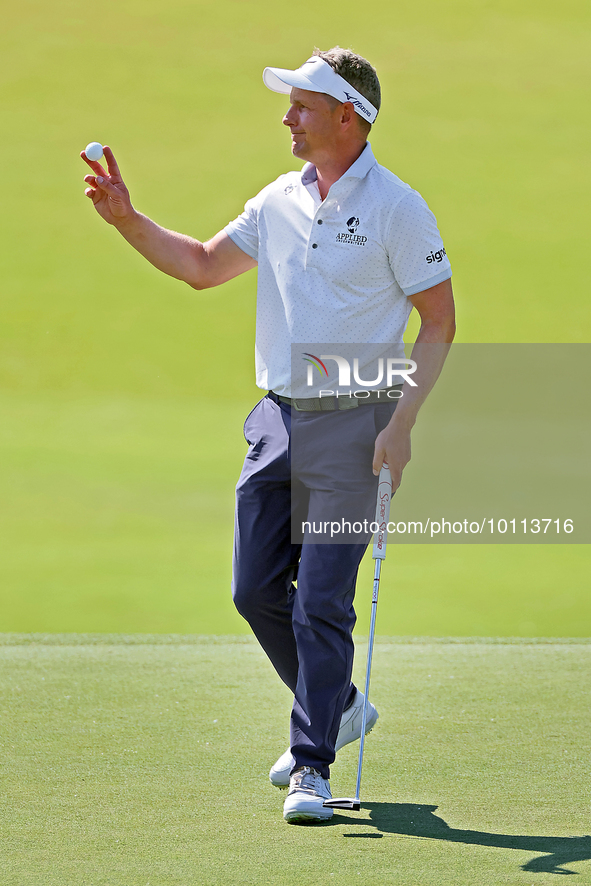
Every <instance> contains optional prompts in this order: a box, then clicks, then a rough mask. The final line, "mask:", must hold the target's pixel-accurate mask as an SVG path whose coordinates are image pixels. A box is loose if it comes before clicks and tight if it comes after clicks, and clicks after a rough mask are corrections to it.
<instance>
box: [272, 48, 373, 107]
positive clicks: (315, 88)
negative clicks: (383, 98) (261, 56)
mask: <svg viewBox="0 0 591 886" xmlns="http://www.w3.org/2000/svg"><path fill="white" fill-rule="evenodd" d="M263 82H264V84H265V86H267V87H268V88H269V89H271V90H273V92H282V93H284V94H285V95H289V93H290V92H291V90H292V88H293V87H295V88H296V89H307V90H308V92H324V93H325V94H326V95H332V97H333V98H336V100H337V101H339V102H352V104H353V106H354V108H355V111H356V112H357V113H358V114H359V116H360V117H362V118H363V119H364V120H367V121H368V123H373V122H374V120H375V119H376V117H377V116H378V112H377V108H374V106H373V105H372V104H371V102H368V100H367V99H366V98H365V97H364V96H363V95H361V93H360V92H358V91H357V90H356V89H355V87H354V86H351V84H350V83H348V82H347V81H346V80H345V79H344V78H343V77H341V76H340V75H339V74H337V73H336V71H334V70H333V69H332V68H331V66H330V65H329V64H328V62H326V61H324V59H323V58H320V56H318V55H313V56H312V58H309V59H308V61H307V62H304V64H303V65H302V66H301V67H300V68H297V69H296V70H295V71H290V70H287V69H286V68H265V70H264V71H263Z"/></svg>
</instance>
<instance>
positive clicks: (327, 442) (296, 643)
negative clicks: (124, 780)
mask: <svg viewBox="0 0 591 886" xmlns="http://www.w3.org/2000/svg"><path fill="white" fill-rule="evenodd" d="M395 406H396V404H395V402H394V403H384V404H376V405H371V404H370V405H362V406H360V407H358V408H357V409H352V410H347V411H345V410H343V411H340V412H326V413H308V412H305V413H298V412H296V411H295V410H294V411H293V413H292V409H291V407H290V406H289V405H286V404H283V403H279V402H278V401H277V399H276V398H275V396H274V395H273V394H269V395H267V396H266V397H264V398H263V399H262V400H261V401H260V402H259V403H258V404H257V405H256V406H255V408H254V409H253V410H252V412H251V413H250V415H249V416H248V418H247V419H246V422H245V425H244V436H245V438H246V441H247V442H248V443H249V450H248V453H247V455H246V458H245V461H244V467H243V470H242V473H241V476H240V480H239V482H238V485H237V487H236V522H235V535H234V561H233V582H232V591H233V597H234V603H235V605H236V608H237V609H238V611H239V612H240V614H241V615H242V616H243V617H244V618H245V619H246V620H247V621H248V622H249V624H250V626H251V628H252V630H253V632H254V634H255V636H256V637H257V639H258V641H259V643H260V644H261V646H262V648H263V649H264V650H265V652H266V654H267V656H268V657H269V659H270V661H271V663H272V664H273V666H274V668H275V670H276V671H277V673H278V674H279V676H280V678H281V679H282V680H283V682H284V683H285V684H286V685H287V686H288V687H289V689H290V690H291V691H292V692H293V694H294V704H293V710H292V714H291V722H290V746H291V752H292V754H293V756H294V758H295V767H294V768H298V767H300V766H312V767H314V768H315V769H317V770H319V772H320V773H321V774H322V776H323V777H324V778H328V777H329V771H330V770H329V767H330V764H331V763H332V762H333V761H334V758H335V742H336V738H337V733H338V729H339V724H340V719H341V715H342V712H343V710H344V709H345V708H346V707H347V706H348V705H349V704H350V703H351V701H352V700H353V698H354V696H355V691H356V690H355V687H354V686H353V684H352V683H351V672H352V667H353V652H354V647H353V639H352V631H353V627H354V625H355V620H356V616H355V610H354V608H353V598H354V595H355V582H356V578H357V571H358V568H359V564H360V562H361V558H362V557H363V554H364V552H365V549H366V547H367V544H368V542H369V539H370V537H371V536H370V534H369V533H368V534H367V535H365V536H363V537H362V538H361V540H360V541H358V542H357V543H348V544H338V543H337V544H335V543H331V544H314V543H308V540H307V539H308V537H310V536H308V535H306V537H305V538H304V543H303V544H302V543H300V541H299V540H298V541H294V536H293V535H292V520H293V521H294V523H295V524H297V525H299V524H300V523H301V521H304V520H308V521H311V522H314V521H315V520H316V521H319V520H324V519H330V517H327V516H326V515H327V512H328V511H327V508H328V510H330V512H331V513H332V514H333V515H334V514H336V515H338V514H339V513H341V512H346V513H350V512H351V502H352V501H354V502H355V513H356V514H357V515H358V516H359V517H360V518H361V519H363V518H364V517H365V518H366V519H368V520H369V522H371V521H372V520H373V519H374V514H375V497H376V489H377V478H376V477H374V476H373V473H372V469H371V465H372V458H373V451H374V443H375V438H376V436H377V434H378V433H379V432H380V431H381V430H382V429H383V428H384V427H385V426H386V424H387V423H388V421H389V420H390V417H391V415H392V412H393V410H394V409H395ZM292 432H293V439H294V440H297V446H294V448H293V451H292V445H291V444H292ZM294 582H295V584H294Z"/></svg>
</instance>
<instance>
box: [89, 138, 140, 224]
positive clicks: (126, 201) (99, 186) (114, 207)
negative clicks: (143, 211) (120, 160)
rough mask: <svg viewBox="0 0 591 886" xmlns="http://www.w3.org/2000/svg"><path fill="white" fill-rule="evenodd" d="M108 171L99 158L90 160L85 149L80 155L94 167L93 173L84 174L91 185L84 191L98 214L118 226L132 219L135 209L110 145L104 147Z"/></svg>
mask: <svg viewBox="0 0 591 886" xmlns="http://www.w3.org/2000/svg"><path fill="white" fill-rule="evenodd" d="M103 150H104V155H105V159H106V161H107V169H108V172H107V171H105V169H104V168H103V167H102V166H101V164H100V163H99V162H98V160H89V159H88V157H87V156H86V154H85V153H84V151H82V152H81V154H80V156H81V157H82V159H83V160H84V162H85V163H87V164H88V166H90V168H91V169H92V172H93V175H86V176H84V181H85V182H86V184H87V185H89V187H87V188H86V190H85V191H84V193H85V194H86V196H87V197H89V198H90V199H91V200H92V202H93V204H94V208H95V209H96V211H97V212H98V214H99V215H100V216H101V217H102V218H104V220H105V221H106V222H108V223H109V224H110V225H115V226H118V225H120V224H122V223H125V221H127V220H129V219H131V218H132V217H133V215H134V214H135V210H134V208H133V206H132V205H131V200H130V198H129V191H128V190H127V188H126V187H125V184H124V182H123V179H122V178H121V173H120V172H119V167H118V166H117V161H116V160H115V157H114V155H113V151H112V150H111V148H110V147H109V146H108V145H105V147H104V149H103Z"/></svg>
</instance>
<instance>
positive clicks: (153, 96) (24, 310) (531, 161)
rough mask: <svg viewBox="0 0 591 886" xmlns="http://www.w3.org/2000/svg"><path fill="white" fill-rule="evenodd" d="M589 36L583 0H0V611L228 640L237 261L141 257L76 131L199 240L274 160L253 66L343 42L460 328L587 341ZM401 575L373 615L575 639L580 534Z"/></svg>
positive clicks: (244, 347)
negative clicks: (91, 196)
mask: <svg viewBox="0 0 591 886" xmlns="http://www.w3.org/2000/svg"><path fill="white" fill-rule="evenodd" d="M588 29H589V6H588V4H586V3H583V2H582V0H568V2H565V3H562V4H560V5H557V4H555V3H550V2H547V0H544V2H536V3H534V2H533V0H512V2H511V3H509V2H507V0H495V2H494V3H490V2H485V0H476V2H474V0H470V2H467V0H452V2H448V3H445V4H442V3H437V2H435V0H420V2H418V3H414V4H401V3H398V4H392V3H389V2H386V0H378V2H375V3H373V4H372V5H370V6H369V7H364V8H363V10H360V7H359V4H357V3H354V2H352V0H338V2H337V0H327V2H325V3H323V4H320V5H318V4H317V3H311V2H309V0H304V2H303V3H300V4H299V6H298V8H297V10H296V11H295V12H294V10H293V9H291V8H287V7H281V6H278V5H277V4H276V3H272V2H271V0H255V2H250V3H242V2H240V0H222V2H220V3H217V4H211V3H205V2H204V0H198V2H193V3H186V2H184V0H169V2H166V3H164V2H163V0H141V2H140V0H126V2H123V3H122V2H115V0H107V2H106V3H104V4H102V6H101V7H100V10H99V9H97V8H95V7H94V6H84V5H80V4H74V3H73V2H72V0H55V2H52V3H51V4H47V3H42V2H40V0H24V2H22V3H19V4H12V5H11V6H10V8H7V9H6V10H5V12H4V15H3V20H2V34H1V35H0V49H1V50H2V51H1V52H0V75H1V77H2V103H3V108H4V112H5V116H6V119H7V120H8V121H9V124H8V125H7V126H5V128H4V132H3V137H2V140H1V141H0V162H1V163H2V168H3V170H4V171H5V174H4V178H3V185H2V201H3V212H2V216H1V218H0V236H1V238H2V251H1V254H0V275H1V279H2V300H1V302H0V392H1V396H2V412H1V414H0V433H1V434H2V437H3V441H2V442H3V447H4V448H3V461H2V463H1V469H2V478H1V479H2V482H3V484H4V485H3V490H4V491H3V506H2V511H1V513H0V520H2V528H3V532H4V535H3V538H4V540H5V542H6V543H5V545H4V550H3V553H2V558H1V561H0V576H1V578H2V582H1V585H0V587H1V593H2V610H1V612H2V616H1V619H0V628H3V629H5V630H9V629H11V630H57V631H60V630H93V631H113V630H116V631H117V630H120V631H133V630H138V631H180V632H184V631H197V632H206V633H209V632H216V633H217V632H238V631H240V630H242V629H243V626H242V624H241V622H240V621H239V619H238V618H237V616H236V615H235V614H234V613H233V611H232V608H231V605H230V603H229V601H228V596H227V593H228V592H227V587H228V582H229V560H228V556H229V550H230V544H231V542H230V530H231V519H232V518H231V494H232V492H231V490H232V486H233V483H234V480H235V478H236V476H237V472H238V468H239V462H240V455H241V453H242V448H241V447H242V443H241V440H240V424H241V419H242V416H243V414H244V412H245V411H246V410H247V409H248V408H249V406H250V405H251V404H252V403H253V402H254V401H255V398H256V396H257V391H256V389H255V387H254V382H253V376H254V371H253V362H254V361H253V340H254V309H255V275H254V273H249V274H247V275H245V276H244V277H242V278H239V279H237V280H235V281H231V282H230V283H228V284H227V285H225V286H224V287H222V288H221V289H219V290H216V291H212V292H206V293H196V292H194V291H192V290H190V289H189V288H188V287H186V286H184V285H183V284H181V283H179V282H178V281H174V280H171V279H167V278H165V277H164V276H163V275H160V274H159V273H158V272H156V271H155V270H154V269H152V268H151V267H149V266H148V265H147V264H146V263H145V262H144V261H143V259H141V258H140V257H139V256H137V255H135V254H134V253H133V252H132V251H131V250H130V249H129V247H128V246H127V244H125V243H124V242H123V241H122V240H121V238H119V236H118V235H117V234H116V232H115V231H114V230H112V229H109V228H107V227H106V226H105V225H104V224H103V223H102V222H101V221H100V219H98V218H97V217H96V215H95V214H94V212H93V210H92V207H91V206H90V204H89V202H88V201H87V200H86V199H85V197H84V196H83V188H84V185H83V182H82V178H83V175H84V172H85V167H84V166H83V164H82V162H81V161H80V159H79V157H78V152H79V151H80V150H81V149H82V148H83V147H84V145H85V144H86V143H87V142H88V141H90V140H93V139H99V140H102V141H103V142H109V143H110V144H111V145H112V146H113V148H114V149H115V151H116V153H117V156H118V157H119V159H120V162H121V166H122V170H123V174H124V176H125V179H126V181H127V183H128V184H129V187H130V189H131V193H132V197H133V199H134V202H135V204H136V206H137V207H138V208H139V209H140V210H142V211H144V212H147V213H148V214H150V215H151V216H152V217H154V218H155V219H156V220H157V221H159V222H160V223H162V224H164V225H166V226H169V227H172V228H175V229H178V230H181V231H183V232H186V233H188V234H193V235H195V236H198V237H201V238H206V237H208V236H210V235H212V234H213V233H215V232H216V231H217V230H218V229H220V228H221V227H222V226H223V225H225V224H226V223H227V221H228V220H229V219H231V218H233V217H234V216H236V215H237V214H238V213H239V212H240V211H241V209H242V206H243V204H244V201H245V200H246V199H248V198H249V197H250V196H252V195H253V194H254V193H256V192H257V191H258V190H259V189H260V188H261V187H262V186H263V185H265V184H266V183H267V182H268V181H269V180H271V179H272V178H274V177H275V176H277V175H279V174H280V173H281V172H283V171H285V170H286V169H288V168H294V165H295V166H297V164H294V161H293V158H292V157H291V155H290V153H289V148H288V139H287V137H286V132H285V128H284V127H283V126H282V125H281V122H280V121H281V116H282V113H283V111H284V109H285V107H286V99H285V97H282V96H278V95H275V94H272V93H270V92H269V91H268V90H266V89H265V87H264V86H263V83H262V79H261V71H262V68H263V67H264V66H265V65H266V64H278V65H286V66H288V65H294V66H295V65H298V64H299V63H301V62H302V61H303V60H304V59H305V58H307V57H308V55H309V54H310V52H311V49H312V47H313V46H314V45H319V46H321V47H328V46H331V45H334V44H335V43H339V44H340V45H342V46H352V47H353V48H354V49H356V50H357V51H358V52H361V53H364V54H365V55H367V56H368V57H369V58H370V60H372V62H373V63H374V64H375V65H376V67H377V69H378V72H379V74H380V77H381V81H382V86H383V94H384V102H383V108H382V111H381V113H380V117H379V121H378V123H377V125H376V126H375V129H374V131H373V133H372V146H373V148H374V151H375V153H376V155H377V157H378V159H379V160H380V162H382V163H383V164H384V165H386V166H388V167H390V168H391V169H393V170H394V171H395V172H396V173H397V174H399V175H400V176H401V178H403V179H405V180H407V181H408V182H410V184H411V185H412V186H413V187H416V188H417V189H418V190H419V191H421V192H422V193H423V194H424V196H425V197H426V199H427V200H428V202H429V204H430V205H431V207H432V208H433V210H434V212H435V213H436V215H437V218H438V221H439V224H440V227H441V230H442V233H443V236H444V239H445V243H446V246H447V250H448V252H449V254H450V256H451V260H452V264H453V268H454V287H455V292H456V296H457V301H458V340H459V341H465V342H469V341H482V342H495V341H497V342H498V341H501V342H502V341H507V342H530V341H534V342H535V341H540V342H544V341H546V342H552V341H556V342H575V341H576V342H585V341H589V333H590V329H591V323H590V321H591V314H590V312H589V306H588V281H587V268H586V264H585V262H584V261H583V260H582V256H583V255H584V254H585V248H586V243H587V240H588V228H589V213H588V205H589V164H588V163H587V162H586V158H587V155H588V150H587V145H588V138H589V120H588V114H587V113H586V109H587V108H588V106H589V82H590V78H589V53H588V48H587V43H588V40H587V35H588ZM416 328H417V325H416V318H414V319H413V320H412V321H411V324H410V327H409V333H408V337H409V340H412V338H413V336H414V333H415V332H416ZM216 405H217V407H219V408H216ZM197 416H198V417H199V418H197ZM388 573H389V575H391V572H390V567H388ZM364 574H365V575H367V571H366V573H364ZM397 574H398V576H399V582H400V583H399V584H398V585H397V586H396V587H397V593H396V594H395V595H392V599H393V600H395V602H392V603H391V604H390V603H386V606H385V608H386V612H384V614H383V622H382V624H383V629H384V630H385V631H386V632H395V633H400V632H408V633H414V634H423V633H427V634H430V633H434V634H447V633H451V634H462V633H466V634H479V633H483V634H500V633H509V634H515V633H517V634H526V635H535V634H547V633H553V632H560V633H562V634H565V635H573V634H579V633H583V634H589V624H590V621H589V614H590V613H589V605H590V604H589V602H588V594H586V592H585V581H586V580H587V579H586V576H587V575H588V565H587V561H586V560H585V555H584V553H583V551H581V550H574V549H568V548H563V549H561V550H560V551H558V550H556V551H553V552H550V551H549V550H547V549H545V548H543V547H540V548H538V549H534V548H528V549H524V550H523V551H516V550H509V549H508V548H501V547H499V548H496V549H492V548H486V549H477V548H475V547H472V548H470V549H468V548H466V549H465V550H451V549H447V548H444V547H440V548H438V549H437V550H435V549H430V550H426V549H423V548H421V549H420V550H417V551H409V550H406V549H403V548H401V550H400V552H399V572H398V573H397ZM390 580H391V578H390V577H388V578H387V579H386V581H387V582H389V581H390ZM399 589H400V590H399ZM388 606H390V610H389V613H388Z"/></svg>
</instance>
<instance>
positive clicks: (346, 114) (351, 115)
mask: <svg viewBox="0 0 591 886" xmlns="http://www.w3.org/2000/svg"><path fill="white" fill-rule="evenodd" d="M354 120H355V109H354V107H353V104H352V103H351V102H343V112H342V114H341V123H347V124H350V123H352V122H353V121H354Z"/></svg>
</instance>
